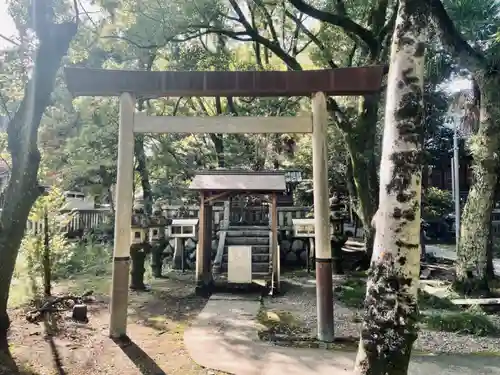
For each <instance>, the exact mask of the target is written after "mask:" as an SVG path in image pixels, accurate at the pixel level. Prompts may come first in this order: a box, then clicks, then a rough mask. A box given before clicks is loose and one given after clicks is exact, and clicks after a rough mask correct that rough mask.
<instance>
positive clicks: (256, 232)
mask: <svg viewBox="0 0 500 375" xmlns="http://www.w3.org/2000/svg"><path fill="white" fill-rule="evenodd" d="M226 236H227V237H268V238H269V230H265V229H242V230H236V229H231V230H228V231H227V232H226ZM227 237H226V238H227Z"/></svg>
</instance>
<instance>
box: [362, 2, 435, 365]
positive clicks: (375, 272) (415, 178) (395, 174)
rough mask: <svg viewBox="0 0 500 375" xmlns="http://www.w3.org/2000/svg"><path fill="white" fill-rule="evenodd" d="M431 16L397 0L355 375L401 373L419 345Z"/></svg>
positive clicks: (415, 4)
mask: <svg viewBox="0 0 500 375" xmlns="http://www.w3.org/2000/svg"><path fill="white" fill-rule="evenodd" d="M428 12H429V9H428V7H427V6H425V5H424V4H423V2H422V1H421V0H400V3H399V9H398V15H397V20H396V28H395V32H394V35H393V42H392V50H391V63H390V70H389V76H388V84H387V99H386V111H385V128H384V139H383V149H382V159H381V165H380V193H379V202H380V205H379V208H378V211H377V213H376V214H375V217H374V223H375V227H376V234H375V243H374V249H373V257H372V263H371V267H370V272H369V278H368V285H367V294H366V299H365V313H364V319H363V326H362V331H361V340H360V344H359V351H358V356H357V358H356V366H355V373H356V374H363V375H364V374H370V375H402V374H406V373H407V370H408V364H409V360H410V354H411V348H412V345H413V342H414V341H415V339H416V338H417V320H418V306H417V294H418V277H419V271H420V267H419V266H420V246H419V243H420V203H421V183H422V139H423V137H422V133H423V113H424V108H423V75H424V51H425V42H426V41H427V18H428Z"/></svg>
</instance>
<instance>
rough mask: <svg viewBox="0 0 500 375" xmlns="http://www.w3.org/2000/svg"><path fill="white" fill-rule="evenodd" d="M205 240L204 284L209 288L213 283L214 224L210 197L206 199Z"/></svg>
mask: <svg viewBox="0 0 500 375" xmlns="http://www.w3.org/2000/svg"><path fill="white" fill-rule="evenodd" d="M204 203H205V209H204V213H205V218H204V225H205V231H204V235H205V241H204V248H203V271H202V274H203V278H202V280H203V286H204V287H205V288H209V287H210V284H211V283H212V224H213V215H212V211H213V210H212V208H213V206H212V202H210V201H209V200H208V199H206V200H205V202H204Z"/></svg>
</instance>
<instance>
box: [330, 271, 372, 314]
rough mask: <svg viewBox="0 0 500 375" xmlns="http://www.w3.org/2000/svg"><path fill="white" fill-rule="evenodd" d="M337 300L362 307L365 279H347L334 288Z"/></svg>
mask: <svg viewBox="0 0 500 375" xmlns="http://www.w3.org/2000/svg"><path fill="white" fill-rule="evenodd" d="M335 292H336V297H337V300H338V301H340V302H342V303H343V304H344V305H345V306H348V307H354V308H357V309H361V308H363V304H364V301H365V296H366V280H364V279H360V278H352V279H347V280H346V281H345V282H344V283H343V284H342V285H339V286H338V287H337V288H336V290H335Z"/></svg>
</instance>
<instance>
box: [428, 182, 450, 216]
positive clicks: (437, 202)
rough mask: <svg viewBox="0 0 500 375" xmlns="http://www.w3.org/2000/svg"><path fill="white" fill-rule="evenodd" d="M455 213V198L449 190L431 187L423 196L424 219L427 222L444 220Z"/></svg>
mask: <svg viewBox="0 0 500 375" xmlns="http://www.w3.org/2000/svg"><path fill="white" fill-rule="evenodd" d="M452 211H453V196H452V194H451V192H449V191H447V190H441V189H438V188H435V187H430V188H428V189H426V190H425V192H424V194H423V196H422V218H423V219H425V220H436V219H442V218H443V217H444V216H446V215H448V214H449V213H450V212H452Z"/></svg>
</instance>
